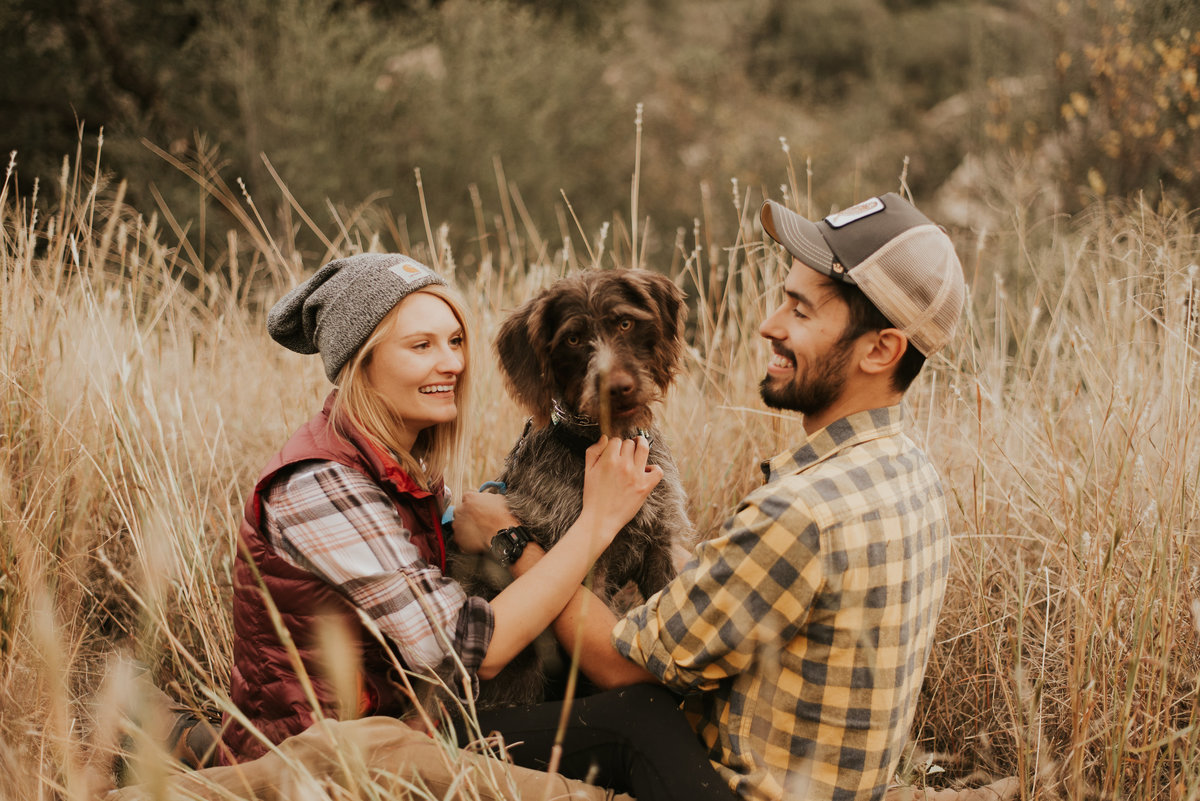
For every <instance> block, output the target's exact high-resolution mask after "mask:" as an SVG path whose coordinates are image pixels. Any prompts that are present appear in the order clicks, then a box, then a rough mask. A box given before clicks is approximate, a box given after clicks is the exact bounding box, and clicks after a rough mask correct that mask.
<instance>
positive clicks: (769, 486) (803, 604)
mask: <svg viewBox="0 0 1200 801" xmlns="http://www.w3.org/2000/svg"><path fill="white" fill-rule="evenodd" d="M900 424H901V411H900V407H892V408H887V409H875V410H871V411H868V412H861V413H858V414H855V415H851V416H850V417H847V418H845V419H842V420H839V421H837V422H835V423H833V424H832V425H830V426H828V427H827V428H825V429H823V430H821V431H819V432H816V433H815V434H813V435H812V436H811V437H810V438H809V439H808V441H806V442H805V443H803V445H801V446H800V448H799V449H797V450H796V451H795V452H788V453H784V454H780V455H779V456H776V457H775V458H774V459H771V460H770V461H769V462H764V463H763V472H764V474H765V475H766V483H765V484H764V485H763V486H762V487H761V488H759V489H757V490H755V491H754V492H752V493H750V495H749V496H747V497H746V498H745V499H744V500H743V501H742V503H741V504H740V505H739V507H738V508H737V511H736V513H735V514H734V515H733V517H732V518H730V519H729V520H728V521H727V522H726V523H725V525H724V527H723V529H722V531H721V532H720V535H719V536H717V537H716V538H714V539H712V540H709V541H707V542H704V543H702V544H701V545H700V546H699V547H698V548H697V550H696V555H695V557H694V558H693V559H692V561H691V562H690V563H689V564H688V565H687V566H686V567H685V568H684V569H683V571H682V572H681V574H680V575H679V576H678V578H676V579H675V580H674V581H672V582H671V583H670V584H668V585H667V587H665V588H664V589H663V590H662V591H661V592H659V593H657V594H655V595H654V596H653V597H651V598H650V599H649V600H648V601H647V602H646V603H645V604H644V605H643V606H640V607H637V608H635V609H633V610H631V611H630V612H629V614H628V615H627V616H626V617H625V618H624V619H623V620H621V621H620V622H619V623H618V624H617V626H616V628H615V629H614V630H613V642H614V644H615V645H616V647H617V649H618V650H619V651H620V652H621V653H622V654H624V655H625V656H627V657H628V658H630V659H632V660H633V661H634V662H636V663H638V664H640V665H643V666H644V667H646V668H647V669H648V670H649V671H650V672H651V673H654V674H655V675H657V676H658V677H659V678H660V679H662V680H663V682H664V683H665V684H667V685H668V686H670V687H673V688H675V689H677V690H681V691H684V692H689V693H695V694H694V695H689V697H688V698H687V699H686V700H685V708H687V710H688V712H689V715H690V717H691V719H692V722H693V725H694V726H695V727H696V729H697V731H698V732H699V733H700V736H701V737H702V739H703V740H704V742H705V743H706V744H707V745H708V747H709V749H710V758H711V759H712V760H713V762H714V763H715V764H716V766H717V770H718V771H719V772H720V773H721V774H722V775H723V776H724V777H725V778H726V780H727V781H728V782H729V784H730V786H731V787H733V788H734V789H735V790H737V791H738V792H739V793H740V794H741V795H742V796H743V797H744V798H747V799H780V798H785V797H786V798H804V799H845V800H846V801H849V800H850V799H856V800H858V801H866V800H867V799H879V798H880V797H882V795H883V793H884V791H885V790H886V788H887V784H888V781H889V779H890V778H891V775H892V773H893V771H894V770H895V768H896V764H897V762H898V761H899V757H900V752H901V749H902V747H903V746H904V743H905V739H906V736H907V733H908V728H909V726H910V725H911V722H912V718H913V714H914V712H915V708H916V701H917V695H918V692H919V690H920V688H921V682H922V678H923V675H924V671H925V664H926V661H927V659H928V656H929V652H930V648H931V646H932V644H933V636H934V630H935V627H936V622H937V615H938V611H939V609H940V607H941V603H942V597H943V595H944V593H945V586H946V576H947V572H948V569H949V557H950V532H949V529H948V524H947V514H946V507H945V500H944V497H943V491H942V485H941V482H940V480H939V479H938V476H937V474H936V472H935V471H934V469H933V467H932V466H931V465H930V463H929V461H928V459H927V458H926V457H925V455H924V454H923V453H922V452H921V451H920V450H919V449H918V448H917V447H916V445H915V444H914V443H913V442H912V441H911V440H910V439H909V438H908V437H907V436H906V435H905V434H903V433H902V432H901V425H900Z"/></svg>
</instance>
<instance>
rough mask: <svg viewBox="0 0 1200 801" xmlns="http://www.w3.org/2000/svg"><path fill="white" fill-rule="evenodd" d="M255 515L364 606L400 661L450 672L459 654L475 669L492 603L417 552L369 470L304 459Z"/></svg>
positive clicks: (292, 553) (283, 544)
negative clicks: (470, 592)
mask: <svg viewBox="0 0 1200 801" xmlns="http://www.w3.org/2000/svg"><path fill="white" fill-rule="evenodd" d="M263 519H264V523H265V525H264V528H265V531H266V534H267V537H268V539H269V540H270V542H271V545H272V546H273V547H274V548H275V549H276V551H277V552H278V553H279V554H280V555H281V556H283V557H284V558H285V559H287V560H288V561H290V562H291V563H292V564H294V565H296V566H297V567H300V568H302V569H305V570H308V571H309V572H311V573H313V574H315V575H316V576H318V577H320V578H321V579H323V580H324V581H327V582H329V583H330V584H331V585H333V586H334V587H335V588H337V590H338V591H339V592H341V593H342V594H343V595H345V596H346V597H347V598H349V599H350V601H351V602H352V603H353V604H354V605H355V606H357V607H359V608H360V609H362V610H363V611H364V612H365V613H366V614H367V616H368V617H370V618H371V619H372V620H373V621H374V622H375V624H376V625H378V626H379V629H380V631H382V632H383V633H384V634H386V635H387V636H388V638H389V639H391V641H392V643H393V644H394V645H395V647H396V649H397V650H398V651H399V653H400V657H401V659H402V660H403V661H404V664H405V665H406V666H408V667H409V668H411V669H413V670H419V671H432V672H434V673H436V674H438V675H439V676H442V677H443V678H444V679H449V678H450V677H453V676H454V675H455V674H456V673H457V670H458V668H457V665H456V664H455V657H457V658H458V659H459V660H461V661H462V664H463V666H464V667H465V668H466V669H467V670H468V671H469V672H470V674H471V676H472V677H474V675H475V672H476V671H477V670H478V668H479V665H480V663H481V662H482V661H483V656H484V654H485V653H486V652H487V648H488V645H489V643H490V642H491V638H492V631H493V628H494V618H493V614H492V608H491V606H490V605H489V604H488V603H487V601H485V600H484V599H482V598H478V597H474V596H468V595H467V594H466V592H465V591H464V590H463V589H462V587H461V586H460V585H459V584H458V583H457V582H455V581H453V580H451V579H449V578H447V577H446V576H444V575H443V574H442V572H441V571H440V570H438V569H437V568H436V567H433V566H431V565H429V564H428V563H427V562H426V561H425V560H424V559H422V558H421V555H420V552H419V551H418V550H417V547H416V545H414V544H413V542H412V540H411V538H410V537H411V535H410V533H409V531H408V530H407V529H406V528H405V527H404V523H403V521H402V520H401V518H400V515H399V513H397V511H396V508H395V506H393V505H392V502H391V500H390V499H389V498H388V496H387V495H386V494H385V493H384V492H383V490H382V489H381V488H380V487H379V486H378V485H376V484H375V483H374V482H372V481H371V480H370V479H369V478H367V477H366V476H364V475H363V474H362V473H360V472H358V471H357V470H353V469H351V468H349V467H345V466H344V465H340V464H337V463H334V462H307V463H303V464H302V465H300V466H299V467H298V468H296V469H295V470H293V471H292V472H290V473H287V474H285V475H283V476H281V477H279V478H277V479H276V480H275V481H274V482H273V483H272V485H271V487H270V489H269V491H268V492H267V493H266V497H265V498H264V501H263ZM458 684H459V682H452V683H451V686H458Z"/></svg>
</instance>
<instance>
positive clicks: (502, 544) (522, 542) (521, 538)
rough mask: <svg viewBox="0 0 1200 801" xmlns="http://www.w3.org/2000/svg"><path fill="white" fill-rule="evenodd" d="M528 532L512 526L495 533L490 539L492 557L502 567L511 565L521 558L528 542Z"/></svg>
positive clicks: (520, 527) (522, 528)
mask: <svg viewBox="0 0 1200 801" xmlns="http://www.w3.org/2000/svg"><path fill="white" fill-rule="evenodd" d="M530 539H531V538H530V536H529V532H528V531H526V530H525V527H524V526H513V527H512V528H504V529H501V530H500V531H497V532H496V536H494V537H492V556H494V557H496V561H497V562H499V563H500V564H502V565H504V566H506V567H507V566H508V565H511V564H512V563H513V562H515V561H517V560H518V559H520V558H521V554H522V553H524V552H525V546H526V545H527V544H529V541H530Z"/></svg>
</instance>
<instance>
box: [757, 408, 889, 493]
mask: <svg viewBox="0 0 1200 801" xmlns="http://www.w3.org/2000/svg"><path fill="white" fill-rule="evenodd" d="M903 420H904V412H903V407H901V406H886V407H883V408H879V409H868V410H867V411H865V412H855V413H854V414H852V415H849V416H847V417H843V418H841V419H840V420H835V421H834V422H832V423H830V424H829V425H827V426H825V427H824V428H822V429H820V430H819V431H815V432H813V434H812V435H810V436H809V437H808V438H807V439H806V440H805V441H804V442H802V443H801V444H800V446H799V447H798V448H796V449H794V450H786V451H784V452H783V453H780V454H778V455H777V456H774V457H772V458H771V459H768V460H766V461H764V462H763V463H762V465H761V467H762V471H763V477H764V479H765V480H766V481H767V482H768V483H770V482H772V481H777V480H779V479H780V478H783V477H784V476H787V475H794V474H796V473H801V472H803V471H805V470H807V469H808V468H810V467H812V466H813V465H815V464H818V463H820V462H823V461H825V460H826V459H828V458H829V457H831V456H834V455H835V454H837V453H839V452H841V451H843V450H845V449H846V448H851V447H853V446H855V445H860V444H862V443H864V442H867V441H869V440H873V439H879V438H881V437H890V436H894V435H896V434H899V433H900V430H901V424H902V423H903Z"/></svg>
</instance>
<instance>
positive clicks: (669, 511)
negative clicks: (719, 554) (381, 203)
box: [451, 270, 691, 706]
mask: <svg viewBox="0 0 1200 801" xmlns="http://www.w3.org/2000/svg"><path fill="white" fill-rule="evenodd" d="M685 315H686V307H685V306H684V304H683V294H682V292H680V290H679V289H678V287H676V286H675V284H674V283H672V282H671V280H670V279H668V278H667V277H665V276H663V275H659V274H657V273H653V272H649V271H644V270H606V271H600V270H593V271H588V272H584V273H580V274H577V275H574V276H570V277H567V278H562V279H559V280H558V281H556V282H555V283H554V284H553V285H551V286H550V287H549V288H547V289H545V290H543V291H542V292H541V293H539V294H538V295H537V296H536V297H534V298H533V299H532V300H530V301H528V302H527V303H525V304H524V305H523V306H521V307H520V308H519V309H517V310H516V311H515V312H514V313H513V314H512V315H511V316H509V317H508V318H507V319H506V320H505V321H504V323H503V324H502V325H501V327H500V333H499V336H498V337H497V339H496V350H497V353H498V354H499V356H500V367H501V370H502V371H503V373H504V377H505V381H506V383H507V385H508V389H509V391H510V392H511V394H512V395H513V397H514V398H515V399H516V400H517V402H518V403H520V404H521V405H522V406H524V407H525V408H526V409H527V410H528V411H529V412H530V413H531V414H532V418H531V419H530V421H529V423H528V424H527V425H526V427H525V433H524V434H523V435H522V437H521V439H520V441H518V442H517V444H516V445H515V446H514V447H513V449H512V451H510V452H509V454H508V456H507V458H506V459H505V464H504V473H503V475H501V476H500V480H501V481H503V482H505V484H506V485H507V501H508V505H509V507H510V508H511V509H512V511H513V514H514V515H516V516H517V518H518V519H519V520H521V521H522V524H523V525H524V526H525V528H526V529H527V530H528V531H529V533H530V534H531V536H532V538H533V540H534V541H535V542H537V543H538V544H539V545H541V546H542V547H543V548H546V549H549V548H550V547H551V546H553V545H554V543H556V542H557V541H558V539H559V538H560V537H561V536H562V535H563V533H564V532H565V531H566V530H567V528H568V527H569V526H570V525H571V524H572V523H573V522H574V521H575V519H576V518H577V517H578V516H579V512H580V510H581V508H582V505H583V469H584V451H585V450H586V449H587V447H588V446H589V445H591V444H592V443H593V442H595V441H596V439H597V438H598V437H599V436H600V434H601V433H607V434H610V435H612V436H620V437H634V436H637V435H638V434H642V435H644V436H646V437H647V439H649V441H650V462H651V463H652V464H657V465H659V466H661V467H662V469H663V480H662V481H661V482H659V484H658V486H657V487H656V488H655V489H654V491H653V492H652V493H651V495H650V497H649V498H648V499H647V500H646V503H645V504H644V505H643V506H642V508H641V510H640V511H639V512H638V513H637V515H636V516H635V517H634V518H633V520H632V521H630V522H629V524H628V525H626V526H625V528H624V529H622V531H621V533H620V534H618V535H617V538H616V539H615V540H614V541H613V543H612V544H611V545H610V546H609V547H608V549H607V550H606V551H605V552H604V554H603V555H602V556H601V557H600V559H599V560H598V561H597V563H596V566H595V572H594V583H593V588H594V589H595V591H596V592H597V593H598V594H599V595H600V596H601V597H602V598H604V600H605V601H606V602H608V603H609V604H610V605H612V603H613V599H614V596H615V595H616V594H617V593H618V592H619V591H620V590H621V589H622V588H624V587H625V586H626V585H627V584H628V583H629V582H633V583H634V584H636V586H637V589H638V591H640V593H641V595H642V597H643V598H646V597H649V596H650V595H652V594H653V593H655V592H657V591H658V590H659V589H661V588H662V587H663V585H665V584H666V583H667V582H668V581H669V580H670V579H671V578H672V577H673V576H674V574H675V569H674V565H673V563H672V560H671V546H672V543H674V542H677V541H678V539H679V538H681V537H683V536H685V535H687V534H688V533H690V530H691V524H690V523H689V521H688V517H687V511H686V509H685V506H684V502H685V498H684V494H683V488H682V486H681V484H680V481H679V471H678V469H677V468H676V467H675V463H674V462H673V461H672V459H671V455H670V452H669V451H668V450H667V448H666V445H665V443H663V441H662V438H661V437H660V436H659V434H658V431H657V430H656V429H655V428H654V417H653V411H652V406H653V405H654V404H655V403H656V402H657V401H660V400H661V399H662V397H663V395H664V394H665V393H666V390H667V388H668V387H669V386H670V385H671V382H672V380H673V379H674V377H675V374H676V372H677V371H678V368H679V359H680V355H681V353H682V350H683V321H684V318H685ZM489 563H490V564H489ZM451 573H452V575H454V577H455V578H457V579H459V581H460V582H462V583H463V585H464V586H465V587H466V589H467V591H468V592H470V593H472V594H477V595H482V596H484V597H494V595H495V594H496V593H497V592H499V590H500V589H501V588H502V587H503V586H504V584H505V583H507V581H511V577H509V576H508V571H507V570H505V569H504V568H502V567H500V566H499V565H498V564H496V563H495V562H494V560H490V559H486V558H485V559H482V560H471V559H465V558H462V557H459V558H457V559H456V560H455V564H454V566H453V567H452V569H451ZM617 611H621V610H617ZM547 637H548V635H544V636H543V638H542V642H541V643H540V645H538V646H537V647H534V648H530V649H526V653H525V654H523V655H522V656H520V657H518V658H517V659H515V660H513V662H512V663H510V664H509V666H508V667H506V668H505V669H504V670H503V671H501V673H500V674H499V675H498V676H497V677H496V678H494V679H492V680H491V681H486V682H482V685H481V690H480V705H481V706H500V705H510V704H518V703H529V702H533V701H538V700H543V699H544V698H545V697H546V676H547V673H548V672H549V673H552V672H553V670H554V668H553V666H552V665H547V664H546V663H547V662H553V661H554V657H555V651H556V649H555V648H554V647H553V645H552V640H550V641H549V642H550V643H551V644H550V645H547ZM534 652H536V655H535V653H534Z"/></svg>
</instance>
